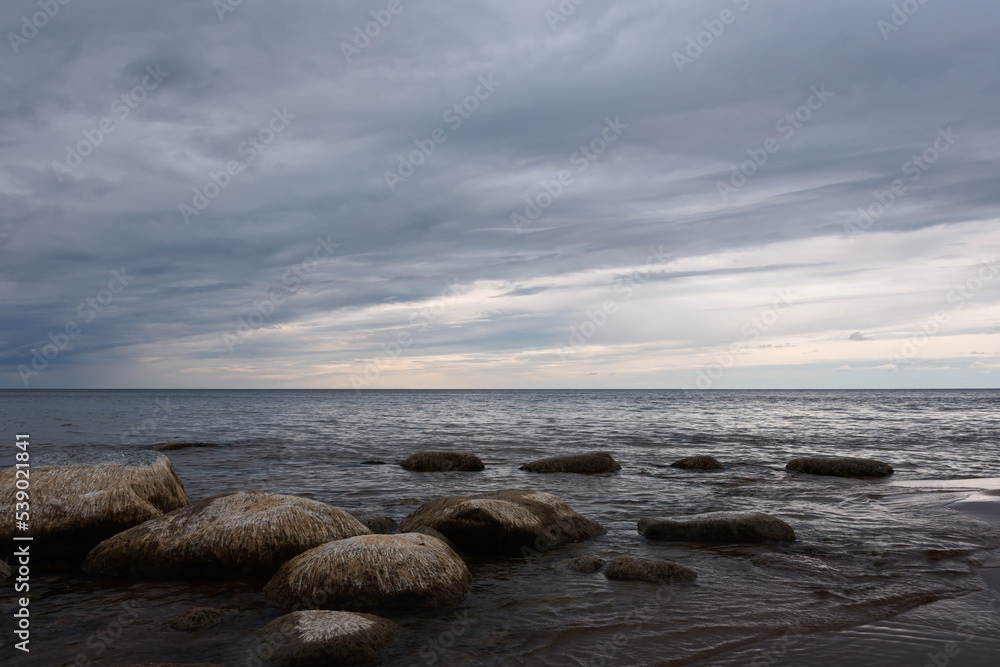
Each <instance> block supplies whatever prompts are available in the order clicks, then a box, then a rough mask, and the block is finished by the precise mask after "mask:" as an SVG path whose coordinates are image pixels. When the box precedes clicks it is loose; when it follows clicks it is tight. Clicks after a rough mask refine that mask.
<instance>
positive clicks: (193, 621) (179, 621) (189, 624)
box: [170, 607, 226, 632]
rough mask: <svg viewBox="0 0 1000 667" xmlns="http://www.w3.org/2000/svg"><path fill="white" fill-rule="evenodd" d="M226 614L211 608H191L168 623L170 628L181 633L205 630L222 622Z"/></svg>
mask: <svg viewBox="0 0 1000 667" xmlns="http://www.w3.org/2000/svg"><path fill="white" fill-rule="evenodd" d="M225 616H226V612H224V611H222V610H221V609H213V608H212V607H191V608H190V609H188V610H187V611H186V612H184V613H183V614H181V615H180V616H178V617H177V618H175V619H174V620H172V621H170V627H172V628H173V629H174V630H179V631H181V632H194V631H195V630H207V629H208V628H213V627H215V626H216V625H218V624H219V623H221V622H222V619H223V618H225Z"/></svg>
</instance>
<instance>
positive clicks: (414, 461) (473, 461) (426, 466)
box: [400, 452, 486, 472]
mask: <svg viewBox="0 0 1000 667" xmlns="http://www.w3.org/2000/svg"><path fill="white" fill-rule="evenodd" d="M400 465H401V466H403V467H404V468H406V469H407V470H411V471H413V472H441V471H445V472H447V471H450V470H460V471H473V472H474V471H479V470H483V469H484V468H485V467H486V466H485V465H483V462H482V461H481V460H480V459H479V457H478V456H476V455H475V454H469V453H467V452H417V453H416V454H413V455H411V456H410V457H409V458H407V459H406V460H405V461H403V462H402V463H400Z"/></svg>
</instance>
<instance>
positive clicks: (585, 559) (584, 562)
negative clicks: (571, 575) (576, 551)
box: [555, 556, 607, 574]
mask: <svg viewBox="0 0 1000 667" xmlns="http://www.w3.org/2000/svg"><path fill="white" fill-rule="evenodd" d="M606 562H607V561H605V560H604V559H603V558H601V557H600V556H578V557H577V558H567V559H565V560H561V561H558V562H556V564H555V566H556V567H560V568H563V569H565V570H572V571H573V572H583V573H584V574H588V573H591V572H597V571H598V570H600V569H601V568H602V567H604V563H606Z"/></svg>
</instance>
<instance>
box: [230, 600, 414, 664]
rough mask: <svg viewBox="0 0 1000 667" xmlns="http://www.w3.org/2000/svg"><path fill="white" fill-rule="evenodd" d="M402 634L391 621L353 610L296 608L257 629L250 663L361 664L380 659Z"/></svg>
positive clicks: (250, 651)
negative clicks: (353, 611) (391, 643)
mask: <svg viewBox="0 0 1000 667" xmlns="http://www.w3.org/2000/svg"><path fill="white" fill-rule="evenodd" d="M397 634H399V626H398V625H396V624H395V623H393V622H392V621H390V620H387V619H384V618H380V617H378V616H372V615H371V614H356V613H352V612H349V611H320V610H315V609H309V610H303V611H293V612H292V613H290V614H285V615H284V616H281V617H279V618H276V619H275V620H273V621H271V622H270V623H268V624H267V625H265V626H264V627H263V628H261V629H260V630H258V631H257V634H256V636H255V637H254V639H253V641H252V643H251V645H250V648H249V650H248V654H249V655H250V656H251V657H252V659H250V660H248V661H247V664H256V665H266V666H267V667H303V666H305V665H361V664H367V663H369V662H372V661H374V660H376V659H377V658H378V657H379V656H380V655H382V652H383V651H384V650H385V647H386V646H387V645H388V644H389V642H391V641H392V640H393V639H395V638H396V635H397Z"/></svg>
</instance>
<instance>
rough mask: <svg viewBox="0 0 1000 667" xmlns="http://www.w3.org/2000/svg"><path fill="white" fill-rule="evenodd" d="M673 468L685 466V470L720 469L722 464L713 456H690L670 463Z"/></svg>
mask: <svg viewBox="0 0 1000 667" xmlns="http://www.w3.org/2000/svg"><path fill="white" fill-rule="evenodd" d="M670 466H671V467H672V468H684V469H685V470H718V469H720V468H721V467H722V464H721V463H719V461H718V460H717V459H716V458H714V457H712V456H689V457H687V458H686V459H680V460H679V461H674V462H673V463H671V464H670Z"/></svg>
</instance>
